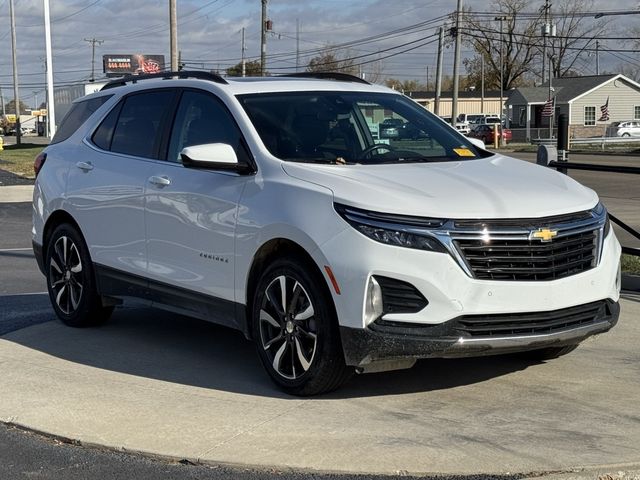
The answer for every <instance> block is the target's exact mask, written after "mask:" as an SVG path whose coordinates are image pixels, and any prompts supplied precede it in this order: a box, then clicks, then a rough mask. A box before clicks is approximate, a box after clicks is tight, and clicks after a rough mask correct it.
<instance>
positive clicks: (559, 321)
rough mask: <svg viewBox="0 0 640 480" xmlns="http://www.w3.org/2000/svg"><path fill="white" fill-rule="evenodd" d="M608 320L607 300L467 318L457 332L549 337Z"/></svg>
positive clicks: (458, 324) (460, 319)
mask: <svg viewBox="0 0 640 480" xmlns="http://www.w3.org/2000/svg"><path fill="white" fill-rule="evenodd" d="M610 317H611V311H610V310H609V308H608V305H607V302H606V300H601V301H599V302H593V303H587V304H585V305H579V306H577V307H570V308H563V309H562V310H554V311H551V312H534V313H510V314H499V315H467V316H463V317H460V318H458V319H457V330H458V331H459V332H460V333H462V334H466V335H468V336H470V337H492V336H493V337H508V336H514V335H516V336H517V335H534V334H548V333H555V332H558V331H561V330H565V329H571V328H577V327H580V326H585V325H589V324H592V323H594V322H597V321H602V320H607V319H608V318H610Z"/></svg>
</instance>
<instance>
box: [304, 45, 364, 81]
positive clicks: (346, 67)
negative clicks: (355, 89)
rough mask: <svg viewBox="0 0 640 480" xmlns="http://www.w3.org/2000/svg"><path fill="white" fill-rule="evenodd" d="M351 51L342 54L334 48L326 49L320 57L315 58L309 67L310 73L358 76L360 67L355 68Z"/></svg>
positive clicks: (328, 47)
mask: <svg viewBox="0 0 640 480" xmlns="http://www.w3.org/2000/svg"><path fill="white" fill-rule="evenodd" d="M350 57H352V55H350V53H349V51H348V50H347V51H345V52H340V51H338V50H337V49H336V48H334V47H332V46H327V47H325V48H324V49H323V50H322V51H321V52H320V53H319V54H318V55H316V56H315V57H313V58H312V59H311V60H310V61H309V64H308V65H307V71H308V72H340V73H348V74H350V75H357V74H358V67H357V66H354V63H355V62H354V60H353V59H352V58H350Z"/></svg>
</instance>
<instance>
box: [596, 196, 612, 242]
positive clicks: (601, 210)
mask: <svg viewBox="0 0 640 480" xmlns="http://www.w3.org/2000/svg"><path fill="white" fill-rule="evenodd" d="M593 213H594V214H595V216H596V217H600V218H601V217H604V231H603V235H602V238H607V235H609V232H610V231H611V220H610V219H609V212H607V208H606V207H605V206H604V204H603V203H602V202H598V205H596V206H595V208H594V209H593Z"/></svg>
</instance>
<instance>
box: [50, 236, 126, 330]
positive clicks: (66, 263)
mask: <svg viewBox="0 0 640 480" xmlns="http://www.w3.org/2000/svg"><path fill="white" fill-rule="evenodd" d="M45 267H46V269H47V289H48V291H49V298H50V300H51V305H52V306H53V309H54V311H55V312H56V315H57V316H58V318H60V320H62V321H63V322H64V323H65V324H67V325H69V326H72V327H87V326H92V325H97V324H100V323H103V322H105V321H106V320H107V319H108V318H109V316H110V315H111V313H112V312H113V307H104V306H103V305H102V300H101V298H100V296H99V295H98V293H97V291H96V286H95V277H94V273H93V268H92V263H91V258H90V257H89V251H88V249H87V246H86V244H85V242H84V240H83V238H82V236H81V235H80V233H79V232H78V231H77V229H76V228H74V227H73V226H72V225H69V224H62V225H59V226H58V227H57V228H56V229H55V230H54V231H53V233H52V234H51V236H50V237H49V241H48V243H47V249H46V263H45Z"/></svg>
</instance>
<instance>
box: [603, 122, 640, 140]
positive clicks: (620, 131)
mask: <svg viewBox="0 0 640 480" xmlns="http://www.w3.org/2000/svg"><path fill="white" fill-rule="evenodd" d="M607 135H608V136H609V137H640V121H637V120H629V121H625V122H613V123H612V124H611V125H609V128H608V132H607Z"/></svg>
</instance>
